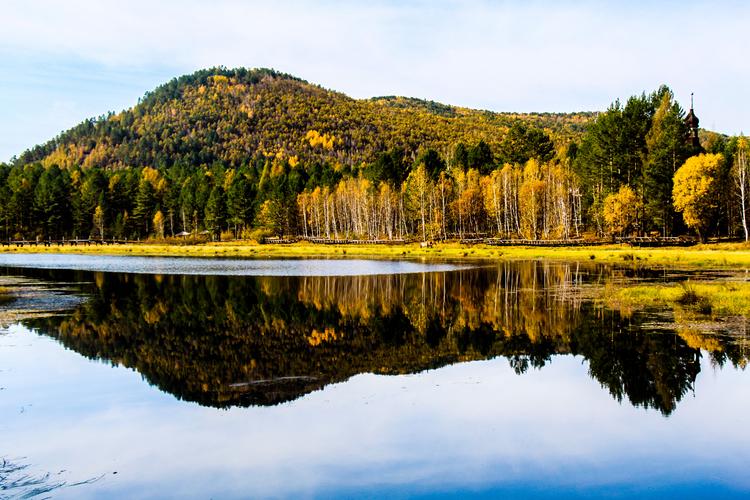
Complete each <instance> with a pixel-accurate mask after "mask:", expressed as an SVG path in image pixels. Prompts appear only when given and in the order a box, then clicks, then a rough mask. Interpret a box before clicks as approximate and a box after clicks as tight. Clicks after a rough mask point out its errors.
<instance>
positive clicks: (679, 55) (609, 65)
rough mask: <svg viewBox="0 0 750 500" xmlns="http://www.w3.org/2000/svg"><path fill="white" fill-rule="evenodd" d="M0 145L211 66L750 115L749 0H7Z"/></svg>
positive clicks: (547, 101)
mask: <svg viewBox="0 0 750 500" xmlns="http://www.w3.org/2000/svg"><path fill="white" fill-rule="evenodd" d="M2 14H3V15H2V27H1V28H0V161H3V160H7V159H8V158H10V157H11V156H13V155H15V154H18V153H20V152H22V151H23V150H24V149H26V148H28V147H30V146H33V145H34V144H37V143H39V142H43V141H45V140H47V139H49V138H51V137H53V136H54V135H56V134H57V133H59V132H60V131H61V130H64V129H66V128H68V127H71V126H73V125H75V124H76V123H78V122H80V121H81V120H83V119H85V118H88V117H91V116H98V115H101V114H104V113H106V112H107V111H110V110H111V111H119V110H121V109H124V108H127V107H130V106H132V105H134V104H135V103H136V102H137V100H138V98H139V97H141V96H142V95H143V94H144V93H145V92H146V91H148V90H150V89H153V88H154V87H155V86H157V85H158V84H160V83H162V82H164V81H166V80H169V79H170V78H172V77H173V76H177V75H180V74H184V73H189V72H192V71H194V70H196V69H199V68H203V67H210V66H216V65H225V66H229V67H234V66H247V67H273V68H275V69H278V70H281V71H284V72H287V73H292V74H294V75H296V76H299V77H301V78H304V79H306V80H308V81H311V82H314V83H318V84H321V85H323V86H325V87H328V88H333V89H336V90H340V91H343V92H345V93H347V94H349V95H351V96H353V97H371V96H375V95H390V94H398V95H407V96H414V97H422V98H428V99H433V100H437V101H441V102H446V103H449V104H456V105H462V106H469V107H474V108H483V109H491V110H496V111H580V110H601V109H605V108H606V107H607V106H608V105H609V103H610V102H612V101H613V100H614V99H615V98H618V97H619V98H626V97H627V96H629V95H632V94H635V93H640V92H642V91H644V90H646V91H651V90H653V89H655V88H656V87H658V86H659V85H660V84H662V83H666V84H668V85H670V86H671V87H672V89H673V90H674V91H675V94H676V96H677V98H678V100H680V101H681V102H682V104H683V105H684V106H685V107H687V106H688V105H689V99H690V92H691V91H692V92H695V94H696V112H697V114H698V116H699V117H700V118H701V125H702V126H704V127H706V128H710V129H713V130H717V131H720V132H725V133H731V134H735V133H739V132H741V131H743V130H745V131H747V130H748V129H750V127H748V117H749V116H750V100H749V99H748V98H747V91H748V90H747V89H748V87H750V85H748V84H750V54H749V53H748V47H750V35H749V34H748V33H750V29H749V27H750V3H749V2H741V1H724V2H721V1H713V2H698V1H682V2H672V1H667V2H638V1H633V2H572V1H558V2H554V1H526V2H524V1H515V2H514V1H498V2H491V1H466V2H457V1H433V2H428V1H424V2H423V1H405V2H397V1H379V0H371V1H368V2H354V1H352V2H344V1H320V2H302V1H281V0H275V1H272V2H270V1H263V2H250V1H239V0H214V1H197V0H183V1H176V0H164V1H159V2H157V1H153V0H150V1H145V0H129V1H128V2H121V1H110V0H101V1H96V2H94V1H88V0H67V1H65V2H59V1H51V0H50V1H43V0H4V1H3V5H2Z"/></svg>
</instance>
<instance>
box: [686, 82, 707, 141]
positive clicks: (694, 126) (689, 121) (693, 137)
mask: <svg viewBox="0 0 750 500" xmlns="http://www.w3.org/2000/svg"><path fill="white" fill-rule="evenodd" d="M699 123H700V120H698V117H697V116H695V111H693V94H692V92H691V93H690V111H688V114H687V116H686V117H685V125H687V126H688V129H690V133H689V135H688V142H689V143H690V145H691V146H693V148H695V150H696V151H701V150H702V149H703V148H702V147H701V141H700V140H699V139H698V124H699Z"/></svg>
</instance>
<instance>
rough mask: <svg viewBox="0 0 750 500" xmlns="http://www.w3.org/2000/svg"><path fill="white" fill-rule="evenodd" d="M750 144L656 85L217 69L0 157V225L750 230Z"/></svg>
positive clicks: (537, 235) (457, 232)
mask: <svg viewBox="0 0 750 500" xmlns="http://www.w3.org/2000/svg"><path fill="white" fill-rule="evenodd" d="M746 154H747V143H746V141H745V139H744V137H727V136H724V135H721V134H718V133H713V132H710V131H706V130H703V129H700V130H699V129H698V120H697V118H696V117H695V115H694V114H693V112H692V110H690V112H689V113H688V112H686V111H685V109H684V108H683V107H682V106H680V104H679V103H678V102H677V101H676V99H675V96H674V94H673V93H672V91H671V90H670V89H669V88H668V87H666V86H663V87H661V88H659V89H656V90H655V91H653V92H651V93H643V94H641V95H636V96H633V97H630V98H629V99H627V101H625V102H624V103H623V102H620V101H615V102H614V103H613V104H612V105H611V106H610V107H609V108H608V109H607V110H606V111H604V112H601V113H572V114H551V113H538V114H512V113H492V112H488V111H477V110H470V109H465V108H458V107H453V106H448V105H444V104H439V103H435V102H432V101H423V100H419V99H411V98H403V97H379V98H372V99H366V100H356V99H352V98H349V97H347V96H345V95H343V94H341V93H337V92H334V91H330V90H326V89H323V88H321V87H319V86H315V85H312V84H309V83H307V82H305V81H303V80H300V79H297V78H294V77H291V76H289V75H284V74H280V73H277V72H275V71H272V70H265V69H262V70H247V69H225V68H213V69H210V70H202V71H199V72H196V73H194V74H192V75H187V76H183V77H180V78H177V79H174V80H172V81H171V82H169V83H167V84H165V85H162V86H161V87H159V88H157V89H155V90H154V91H153V92H150V93H147V94H146V95H145V96H144V97H143V98H142V99H141V100H140V101H139V102H138V104H137V105H136V106H134V107H133V108H131V109H129V110H126V111H123V112H121V113H117V114H114V113H110V114H108V115H104V116H101V117H98V118H96V119H91V120H87V121H84V122H83V123H81V124H79V125H78V126H76V127H74V128H72V129H70V130H68V131H65V132H63V133H61V134H60V135H59V136H58V137H56V138H55V139H53V140H51V141H49V142H48V143H46V144H42V145H39V146H36V147H34V148H32V149H30V150H27V151H25V152H24V153H22V154H20V155H19V156H18V157H15V158H13V159H11V161H10V163H9V164H0V199H2V200H3V203H2V204H0V237H2V238H4V239H6V240H11V239H12V240H18V239H26V240H30V239H59V238H66V239H70V238H117V239H148V238H155V239H164V238H170V237H174V236H176V235H182V236H187V235H194V236H196V235H203V237H206V238H212V239H232V238H253V239H259V238H262V237H265V236H296V237H307V238H325V239H370V240H373V239H383V240H400V239H404V240H405V239H420V240H431V239H454V238H470V237H473V236H476V235H487V236H495V237H501V238H508V239H516V238H522V239H565V240H567V239H573V238H582V237H588V238H597V237H599V238H602V237H613V236H627V235H654V236H655V235H661V236H669V235H685V234H694V235H697V236H698V237H700V238H706V237H709V236H733V237H743V238H747V234H748V228H747V226H748V223H747V221H746V215H747V203H748V201H747V196H748V188H749V187H750V184H749V183H750V179H748V165H747V159H746Z"/></svg>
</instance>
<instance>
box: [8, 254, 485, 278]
mask: <svg viewBox="0 0 750 500" xmlns="http://www.w3.org/2000/svg"><path fill="white" fill-rule="evenodd" d="M0 265H7V266H11V267H20V268H32V269H72V270H79V271H95V272H115V273H138V274H171V275H193V276H195V275H198V276H207V275H210V276H214V275H219V276H371V275H394V274H412V273H426V272H439V271H453V270H456V269H462V268H464V269H465V268H468V267H471V265H467V264H462V265H454V264H436V263H426V262H412V261H391V260H372V259H314V258H313V259H207V258H192V257H133V256H119V255H107V256H100V255H75V254H70V255H54V254H0Z"/></svg>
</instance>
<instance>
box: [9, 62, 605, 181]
mask: <svg viewBox="0 0 750 500" xmlns="http://www.w3.org/2000/svg"><path fill="white" fill-rule="evenodd" d="M592 117H593V114H592V113H574V114H546V113H545V114H511V113H493V112H489V111H477V110H471V109H465V108H458V107H453V106H448V105H445V104H440V103H435V102H432V101H423V100H419V99H413V98H402V97H379V98H372V99H365V100H357V99H352V98H350V97H348V96H346V95H344V94H342V93H339V92H335V91H331V90H326V89H324V88H321V87H319V86H317V85H312V84H310V83H307V82H305V81H304V80H301V79H298V78H295V77H292V76H290V75H286V74H282V73H278V72H275V71H273V70H268V69H255V70H249V69H244V68H240V69H224V68H213V69H207V70H201V71H198V72H196V73H193V74H191V75H186V76H182V77H179V78H175V79H174V80H172V81H170V82H169V83H166V84H164V85H162V86H160V87H158V88H157V89H155V90H154V91H153V92H149V93H147V94H146V95H145V97H144V98H143V99H141V100H140V102H139V103H138V104H137V105H136V106H134V107H133V108H132V109H129V110H126V111H123V112H121V113H118V114H109V115H106V116H102V117H99V118H97V119H91V120H87V121H84V122H83V123H81V124H80V125H78V126H76V127H74V128H72V129H70V130H68V131H65V132H63V133H61V134H60V135H59V136H58V137H57V138H55V139H53V140H51V141H49V142H47V143H46V144H43V145H40V146H37V147H35V148H33V149H31V150H29V151H26V152H24V153H23V154H21V155H20V157H19V158H18V159H17V160H16V162H15V164H16V165H23V164H27V163H31V162H37V161H39V162H42V164H43V165H45V166H51V165H53V164H56V165H58V166H60V167H61V168H71V167H74V166H80V167H83V168H86V167H105V168H113V169H119V168H123V167H144V166H150V167H155V168H163V167H168V166H172V165H178V164H181V165H185V166H195V167H198V166H201V165H206V166H210V165H212V164H214V163H215V162H220V163H222V164H223V165H224V166H225V167H239V166H241V165H243V164H245V165H246V164H249V163H252V162H253V161H257V160H258V158H259V157H264V156H265V157H271V156H273V157H275V158H278V159H291V162H292V163H295V162H297V161H300V160H301V161H303V162H304V163H305V164H308V165H309V164H312V163H315V162H319V163H321V164H328V165H330V166H334V167H337V168H341V167H352V166H358V165H361V164H362V163H368V162H372V161H374V160H375V159H376V157H377V155H378V154H379V153H382V152H384V151H390V150H394V149H399V150H403V152H404V153H405V159H410V160H414V158H416V156H417V154H418V153H419V151H421V150H425V149H430V148H432V149H435V150H436V151H438V152H440V154H441V155H444V156H448V153H449V151H450V150H451V149H452V148H453V147H454V146H455V145H456V144H457V143H465V144H467V145H473V144H476V143H478V142H479V141H480V140H483V141H485V142H486V143H488V144H489V145H490V146H491V148H492V149H493V150H496V151H497V150H498V148H496V147H495V146H498V145H499V143H500V142H501V141H502V139H503V137H504V136H505V135H506V132H507V130H508V128H509V127H510V125H512V124H513V123H514V122H517V121H518V120H521V121H523V122H525V123H526V124H528V125H533V126H535V127H537V128H542V129H545V130H546V132H547V134H548V135H550V136H551V138H552V139H553V140H554V142H555V144H556V145H557V146H558V147H562V146H563V145H564V144H565V143H567V142H569V141H570V139H573V138H576V137H579V136H580V135H581V133H582V132H583V129H584V127H585V125H586V123H587V122H589V120H590V119H591V118H592Z"/></svg>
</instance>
